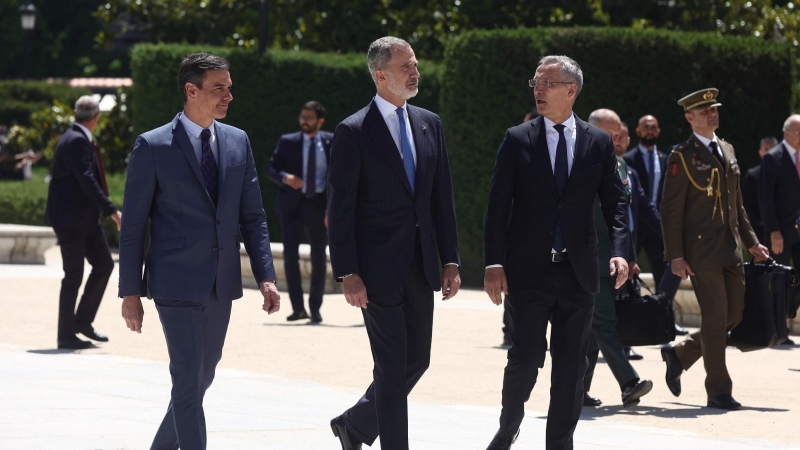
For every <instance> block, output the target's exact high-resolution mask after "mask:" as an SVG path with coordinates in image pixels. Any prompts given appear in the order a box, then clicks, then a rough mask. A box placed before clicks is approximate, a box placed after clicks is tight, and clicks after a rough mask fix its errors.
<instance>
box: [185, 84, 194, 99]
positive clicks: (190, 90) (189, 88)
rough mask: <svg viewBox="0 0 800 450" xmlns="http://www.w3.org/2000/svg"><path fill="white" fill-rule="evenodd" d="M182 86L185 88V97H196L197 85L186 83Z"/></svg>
mask: <svg viewBox="0 0 800 450" xmlns="http://www.w3.org/2000/svg"><path fill="white" fill-rule="evenodd" d="M183 88H184V89H185V90H186V98H197V86H195V84H194V83H186V85H185V86H184V87H183Z"/></svg>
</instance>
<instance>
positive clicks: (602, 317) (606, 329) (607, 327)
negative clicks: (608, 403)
mask: <svg viewBox="0 0 800 450" xmlns="http://www.w3.org/2000/svg"><path fill="white" fill-rule="evenodd" d="M613 289H614V278H610V277H601V278H600V292H599V293H597V295H595V296H594V315H593V317H592V336H591V337H590V338H589V350H588V352H587V354H586V357H587V358H588V359H589V367H587V368H586V376H584V378H583V389H584V391H586V392H589V388H591V387H592V377H593V376H594V369H595V366H596V365H597V356H598V354H599V352H600V351H602V352H603V358H605V360H606V364H608V368H609V369H611V373H612V374H614V378H615V379H616V380H617V383H619V387H620V390H622V388H624V387H625V385H626V384H628V383H630V382H631V381H634V380H639V374H638V373H636V370H635V369H634V368H633V366H632V365H631V363H630V361H628V357H627V356H626V355H625V350H623V348H622V344H621V343H620V341H619V334H617V311H616V309H615V308H614V295H613Z"/></svg>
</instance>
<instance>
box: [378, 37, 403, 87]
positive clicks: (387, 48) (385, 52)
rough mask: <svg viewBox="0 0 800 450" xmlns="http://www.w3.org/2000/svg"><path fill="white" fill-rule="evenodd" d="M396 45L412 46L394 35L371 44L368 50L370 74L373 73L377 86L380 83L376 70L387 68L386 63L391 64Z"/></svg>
mask: <svg viewBox="0 0 800 450" xmlns="http://www.w3.org/2000/svg"><path fill="white" fill-rule="evenodd" d="M394 47H403V48H406V47H411V44H409V43H408V42H406V41H404V40H402V39H400V38H396V37H393V36H385V37H382V38H380V39H377V40H375V42H373V43H372V44H369V50H368V51H367V67H368V68H369V74H370V75H372V81H374V82H375V86H377V85H378V78H377V77H375V71H376V70H383V69H385V68H386V65H387V64H389V61H390V60H391V59H392V49H393V48H394Z"/></svg>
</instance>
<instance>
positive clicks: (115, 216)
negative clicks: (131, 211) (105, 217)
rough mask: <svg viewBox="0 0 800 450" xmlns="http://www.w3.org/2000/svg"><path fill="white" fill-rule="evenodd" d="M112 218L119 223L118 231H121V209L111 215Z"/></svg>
mask: <svg viewBox="0 0 800 450" xmlns="http://www.w3.org/2000/svg"><path fill="white" fill-rule="evenodd" d="M111 220H113V221H114V223H116V224H117V231H120V230H121V229H122V213H121V212H119V211H117V212H115V213H114V214H112V215H111Z"/></svg>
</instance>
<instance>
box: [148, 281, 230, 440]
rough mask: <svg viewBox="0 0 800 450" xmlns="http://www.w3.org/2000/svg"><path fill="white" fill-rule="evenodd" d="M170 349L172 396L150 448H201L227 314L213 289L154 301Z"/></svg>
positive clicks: (228, 306)
mask: <svg viewBox="0 0 800 450" xmlns="http://www.w3.org/2000/svg"><path fill="white" fill-rule="evenodd" d="M155 302H156V309H157V310H158V317H159V318H160V319H161V327H162V328H163V329H164V337H165V338H166V340H167V351H168V353H169V373H170V375H171V376H172V395H171V397H170V402H169V407H168V408H167V414H166V415H165V416H164V419H163V420H162V421H161V426H159V427H158V431H157V432H156V436H155V438H154V439H153V445H152V446H151V447H150V448H151V450H176V449H178V448H181V449H185V450H201V449H205V448H206V418H205V414H204V413H203V397H204V396H205V393H206V390H207V389H208V387H209V386H211V382H212V381H214V372H215V370H216V367H217V363H219V361H220V359H221V358H222V346H223V345H224V344H225V334H226V333H227V332H228V322H229V321H230V318H231V302H229V301H221V300H218V299H217V298H216V295H214V294H213V290H212V295H211V298H210V299H209V300H208V301H207V302H205V304H200V303H196V302H189V301H171V300H156V301H155Z"/></svg>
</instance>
